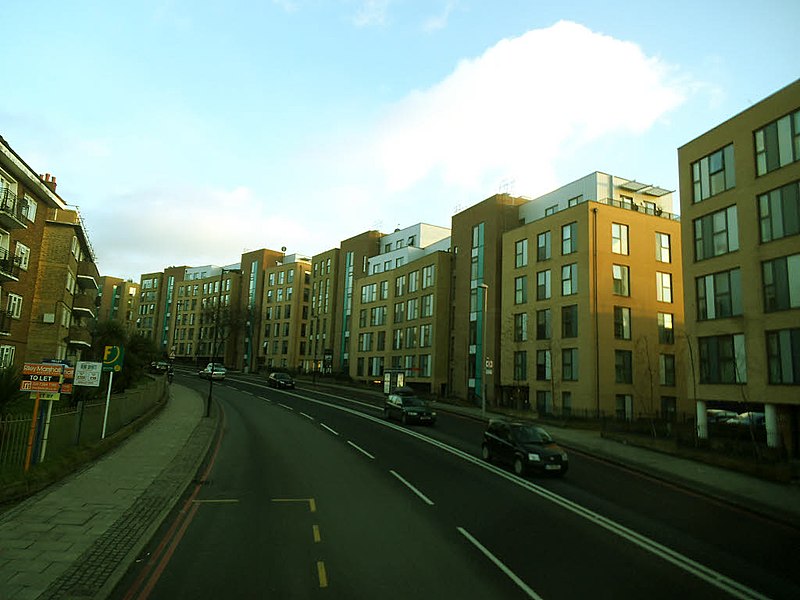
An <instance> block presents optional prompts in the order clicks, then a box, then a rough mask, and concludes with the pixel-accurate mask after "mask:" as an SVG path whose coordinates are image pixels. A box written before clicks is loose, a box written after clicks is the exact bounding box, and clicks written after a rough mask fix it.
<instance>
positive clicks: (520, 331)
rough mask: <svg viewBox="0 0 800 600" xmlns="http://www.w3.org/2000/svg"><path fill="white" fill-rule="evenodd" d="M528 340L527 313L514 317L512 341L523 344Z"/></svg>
mask: <svg viewBox="0 0 800 600" xmlns="http://www.w3.org/2000/svg"><path fill="white" fill-rule="evenodd" d="M527 340H528V313H517V314H515V315H514V341H515V342H525V341H527Z"/></svg>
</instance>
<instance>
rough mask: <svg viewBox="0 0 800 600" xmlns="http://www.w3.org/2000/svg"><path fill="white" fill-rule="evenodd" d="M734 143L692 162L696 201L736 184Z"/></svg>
mask: <svg viewBox="0 0 800 600" xmlns="http://www.w3.org/2000/svg"><path fill="white" fill-rule="evenodd" d="M734 167H735V165H734V160H733V144H729V145H727V146H725V147H724V148H722V149H721V150H717V151H716V152H714V153H712V154H709V155H708V156H704V157H703V158H701V159H700V160H698V161H697V162H694V163H692V184H693V192H694V201H695V203H697V202H702V201H703V200H706V199H707V198H710V197H711V196H715V195H716V194H719V193H721V192H724V191H725V190H729V189H731V188H732V187H734V186H735V185H736V174H735V171H734Z"/></svg>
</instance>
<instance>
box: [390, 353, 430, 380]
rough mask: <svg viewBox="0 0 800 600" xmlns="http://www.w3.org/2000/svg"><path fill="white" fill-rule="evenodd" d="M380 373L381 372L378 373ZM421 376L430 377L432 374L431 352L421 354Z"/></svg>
mask: <svg viewBox="0 0 800 600" xmlns="http://www.w3.org/2000/svg"><path fill="white" fill-rule="evenodd" d="M377 374H378V375H379V374H380V373H377ZM419 376H420V377H430V376H431V355H430V354H420V355H419Z"/></svg>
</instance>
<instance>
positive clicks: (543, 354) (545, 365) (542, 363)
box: [536, 350, 551, 381]
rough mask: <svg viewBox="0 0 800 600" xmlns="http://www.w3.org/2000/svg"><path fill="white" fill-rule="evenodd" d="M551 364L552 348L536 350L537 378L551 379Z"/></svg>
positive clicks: (539, 379) (541, 379) (542, 379)
mask: <svg viewBox="0 0 800 600" xmlns="http://www.w3.org/2000/svg"><path fill="white" fill-rule="evenodd" d="M550 377H551V364H550V350H537V351H536V379H537V380H538V381H550Z"/></svg>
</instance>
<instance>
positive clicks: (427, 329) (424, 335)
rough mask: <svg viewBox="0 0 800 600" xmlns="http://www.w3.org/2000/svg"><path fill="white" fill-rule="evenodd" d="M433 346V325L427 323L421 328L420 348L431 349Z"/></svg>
mask: <svg viewBox="0 0 800 600" xmlns="http://www.w3.org/2000/svg"><path fill="white" fill-rule="evenodd" d="M432 344H433V325H431V324H430V323H427V324H425V325H420V326H419V347H420V348H430V347H431V345H432Z"/></svg>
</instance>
